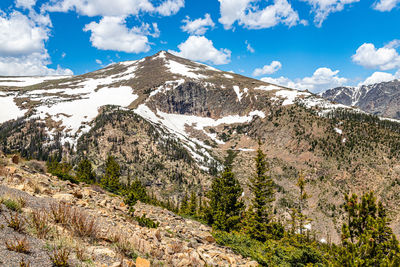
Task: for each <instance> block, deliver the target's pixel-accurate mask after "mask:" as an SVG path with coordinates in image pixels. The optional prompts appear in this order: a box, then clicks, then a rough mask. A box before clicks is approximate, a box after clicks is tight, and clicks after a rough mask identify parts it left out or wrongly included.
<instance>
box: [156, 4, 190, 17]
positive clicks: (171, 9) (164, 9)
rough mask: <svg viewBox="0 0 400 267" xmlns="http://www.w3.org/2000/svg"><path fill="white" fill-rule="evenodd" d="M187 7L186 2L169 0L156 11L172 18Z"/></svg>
mask: <svg viewBox="0 0 400 267" xmlns="http://www.w3.org/2000/svg"><path fill="white" fill-rule="evenodd" d="M184 6H185V1H184V0H167V1H165V2H163V3H162V4H161V5H160V6H158V7H157V8H156V11H157V12H158V13H160V14H161V15H163V16H171V15H175V14H176V13H178V11H179V10H180V9H181V8H182V7H184Z"/></svg>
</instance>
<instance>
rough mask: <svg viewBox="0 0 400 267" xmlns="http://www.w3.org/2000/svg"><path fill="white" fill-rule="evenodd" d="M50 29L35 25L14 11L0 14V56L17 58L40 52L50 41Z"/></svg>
mask: <svg viewBox="0 0 400 267" xmlns="http://www.w3.org/2000/svg"><path fill="white" fill-rule="evenodd" d="M48 33H49V31H48V29H47V28H44V27H40V26H37V25H35V23H34V22H33V21H32V20H30V19H29V18H28V17H27V16H25V15H23V14H21V13H20V12H17V11H14V12H13V13H11V14H10V15H9V16H7V15H6V14H1V13H0V39H1V42H0V55H2V56H15V55H27V54H31V53H34V52H40V51H42V50H43V49H44V42H45V41H46V40H47V39H48Z"/></svg>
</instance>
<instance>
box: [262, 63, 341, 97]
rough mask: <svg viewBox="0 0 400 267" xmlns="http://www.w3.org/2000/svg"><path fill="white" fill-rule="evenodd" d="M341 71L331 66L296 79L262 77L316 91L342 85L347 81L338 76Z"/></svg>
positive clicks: (293, 86)
mask: <svg viewBox="0 0 400 267" xmlns="http://www.w3.org/2000/svg"><path fill="white" fill-rule="evenodd" d="M338 73H339V71H338V70H336V71H333V70H331V69H330V68H318V69H317V70H316V71H315V72H314V73H313V75H312V76H311V77H304V78H299V79H295V80H294V81H292V80H290V79H289V78H286V77H279V78H271V77H266V78H262V79H261V80H262V81H265V82H269V83H273V84H277V85H281V86H286V87H289V88H295V89H299V90H306V89H307V90H309V91H311V92H314V93H318V92H321V91H324V90H326V89H329V88H334V87H337V86H341V85H343V84H344V83H346V82H347V79H346V78H343V77H339V76H338Z"/></svg>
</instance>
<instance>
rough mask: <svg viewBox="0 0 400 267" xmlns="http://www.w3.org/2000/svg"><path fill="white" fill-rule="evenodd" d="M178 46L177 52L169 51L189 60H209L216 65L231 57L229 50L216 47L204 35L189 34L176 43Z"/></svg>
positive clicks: (224, 62)
mask: <svg viewBox="0 0 400 267" xmlns="http://www.w3.org/2000/svg"><path fill="white" fill-rule="evenodd" d="M178 48H179V50H180V51H179V52H176V51H169V52H170V53H172V54H175V55H177V56H180V57H184V58H187V59H190V60H196V61H202V62H211V63H213V64H216V65H221V64H227V63H229V62H230V58H231V51H230V50H228V49H220V50H218V49H216V48H215V47H214V44H213V42H212V41H211V40H208V39H207V38H206V37H204V36H196V35H192V36H189V38H188V39H187V40H186V41H185V42H183V43H181V44H180V45H178Z"/></svg>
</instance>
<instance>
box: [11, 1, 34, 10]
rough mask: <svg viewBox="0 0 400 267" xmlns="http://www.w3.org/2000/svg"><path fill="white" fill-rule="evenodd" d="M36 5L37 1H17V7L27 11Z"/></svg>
mask: <svg viewBox="0 0 400 267" xmlns="http://www.w3.org/2000/svg"><path fill="white" fill-rule="evenodd" d="M35 4H36V0H16V1H15V6H16V7H22V8H26V9H30V8H32V7H33V6H34V5H35Z"/></svg>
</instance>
